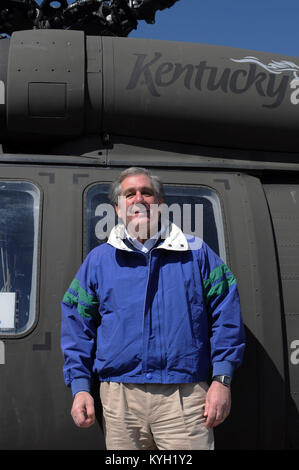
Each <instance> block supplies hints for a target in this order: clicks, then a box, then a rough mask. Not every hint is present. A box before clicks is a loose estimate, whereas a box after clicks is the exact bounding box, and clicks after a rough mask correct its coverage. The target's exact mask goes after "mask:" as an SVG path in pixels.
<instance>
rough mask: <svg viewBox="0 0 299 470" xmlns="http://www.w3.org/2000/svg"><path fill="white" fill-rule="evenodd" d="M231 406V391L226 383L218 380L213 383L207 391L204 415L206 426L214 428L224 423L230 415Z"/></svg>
mask: <svg viewBox="0 0 299 470" xmlns="http://www.w3.org/2000/svg"><path fill="white" fill-rule="evenodd" d="M230 407H231V392H230V389H229V388H228V387H226V386H225V385H223V384H221V383H219V382H216V381H215V380H214V381H213V382H212V383H211V386H210V388H209V390H208V392H207V396H206V404H205V411H204V417H205V418H206V427H207V428H214V427H215V426H218V424H220V423H222V422H223V421H224V420H225V418H226V417H227V416H228V415H229V412H230Z"/></svg>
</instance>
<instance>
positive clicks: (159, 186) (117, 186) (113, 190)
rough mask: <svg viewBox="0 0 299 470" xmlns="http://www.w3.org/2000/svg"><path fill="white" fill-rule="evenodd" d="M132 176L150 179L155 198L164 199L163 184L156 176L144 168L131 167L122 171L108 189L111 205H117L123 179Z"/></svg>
mask: <svg viewBox="0 0 299 470" xmlns="http://www.w3.org/2000/svg"><path fill="white" fill-rule="evenodd" d="M132 175H146V176H148V177H149V178H150V180H151V182H152V186H153V189H154V193H155V195H156V196H157V198H158V199H159V200H160V199H164V188H163V183H162V181H161V180H160V178H159V177H158V176H154V175H152V174H151V173H150V171H149V170H147V169H146V168H140V167H136V166H132V167H130V168H127V170H124V171H122V172H121V173H120V175H119V176H118V177H117V178H116V180H115V181H114V182H113V183H112V184H111V187H110V192H109V197H110V200H111V202H113V204H117V201H118V198H119V196H120V194H121V183H122V182H123V180H124V179H125V178H127V177H128V176H132Z"/></svg>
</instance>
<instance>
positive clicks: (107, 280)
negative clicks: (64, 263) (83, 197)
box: [61, 224, 245, 394]
mask: <svg viewBox="0 0 299 470" xmlns="http://www.w3.org/2000/svg"><path fill="white" fill-rule="evenodd" d="M62 314H63V316H62V339H61V345H62V350H63V354H64V358H65V364H64V377H65V382H66V384H67V385H68V386H71V387H72V391H73V394H74V393H76V392H77V391H79V390H89V387H90V380H91V376H92V374H96V375H97V377H98V379H99V380H100V381H115V382H131V383H185V382H198V381H205V380H207V379H208V377H209V374H210V373H211V372H212V374H213V375H218V374H220V375H221V374H225V375H230V376H232V374H233V371H234V369H235V368H236V367H238V366H239V365H240V364H241V362H242V356H243V350H244V346H245V340H244V328H243V324H242V320H241V312H240V302H239V295H238V290H237V284H236V279H235V277H234V275H233V274H232V273H231V271H230V270H229V268H228V267H227V266H226V265H225V264H224V263H223V261H222V260H221V259H220V258H219V257H218V256H217V255H216V254H215V253H214V252H213V251H212V250H211V249H210V248H209V247H208V246H207V245H206V244H205V243H204V242H203V241H202V240H200V239H198V238H195V237H190V236H186V235H184V234H183V233H182V232H181V230H180V229H179V228H178V227H176V226H175V225H174V224H172V225H171V230H170V233H169V236H168V237H167V238H166V239H165V240H163V241H162V243H160V244H159V245H158V246H157V247H155V248H153V249H152V250H151V252H150V253H149V254H144V253H142V252H139V251H134V250H133V249H132V248H130V246H128V244H126V243H125V242H124V241H123V226H121V225H118V226H116V227H115V228H114V229H113V230H112V232H111V234H110V237H109V240H108V242H107V243H105V244H103V245H100V246H98V247H97V248H95V249H93V250H92V251H91V252H90V253H89V255H88V256H87V257H86V259H85V261H84V262H83V264H82V266H81V267H80V269H79V271H78V273H77V274H76V276H75V279H74V280H73V281H72V283H71V285H70V287H69V289H68V290H67V292H66V294H65V296H64V298H63V301H62Z"/></svg>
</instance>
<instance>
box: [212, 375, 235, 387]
mask: <svg viewBox="0 0 299 470" xmlns="http://www.w3.org/2000/svg"><path fill="white" fill-rule="evenodd" d="M212 380H216V382H220V383H221V384H222V385H225V386H226V387H228V388H230V384H231V381H232V379H231V377H230V376H229V375H214V377H213V378H212Z"/></svg>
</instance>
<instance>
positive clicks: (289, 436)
mask: <svg viewBox="0 0 299 470" xmlns="http://www.w3.org/2000/svg"><path fill="white" fill-rule="evenodd" d="M176 1H177V0H112V1H100V0H78V1H76V2H74V3H72V4H70V5H69V4H68V3H67V2H66V0H59V2H53V1H51V0H44V1H42V3H41V4H40V5H38V4H37V3H36V2H35V1H34V0H3V1H2V2H1V6H0V31H1V33H2V34H1V39H0V138H1V140H0V143H1V147H0V149H1V152H0V214H1V217H0V384H1V387H0V403H1V406H0V422H1V429H3V430H5V432H3V431H1V432H0V449H1V450H23V449H26V450H44V449H47V450H52V449H53V450H76V449H82V450H97V449H105V444H104V436H103V430H102V427H101V405H100V403H97V416H98V423H97V425H96V426H94V427H92V428H90V429H88V430H84V436H82V430H80V429H78V428H76V427H75V426H74V424H73V422H72V419H71V417H70V413H69V410H70V409H71V403H72V396H71V393H70V391H69V390H68V389H67V388H66V387H65V384H64V381H63V376H62V365H63V358H62V354H61V349H60V319H61V317H60V315H61V313H60V302H61V299H62V298H63V294H64V292H65V290H66V289H67V287H68V285H69V283H70V281H71V279H72V278H73V276H74V274H75V272H76V271H77V269H78V267H79V265H80V264H81V263H82V261H83V259H84V258H85V257H86V256H87V254H88V253H89V251H90V250H91V249H93V248H94V247H95V246H97V245H98V244H99V243H102V242H103V241H105V237H106V235H107V226H108V225H109V224H110V222H113V223H114V220H113V217H114V215H113V214H109V217H108V218H107V211H108V209H107V207H108V204H109V198H108V193H109V186H110V184H111V182H112V181H113V180H114V179H115V178H116V176H117V175H118V174H119V173H120V172H121V171H122V170H123V169H125V168H128V167H131V166H138V167H146V168H149V169H150V170H151V171H152V172H153V173H154V174H157V175H158V176H160V177H161V179H162V180H163V182H164V185H165V195H166V197H165V200H166V202H167V204H168V205H170V206H171V205H172V204H174V203H177V204H178V205H179V207H180V208H183V206H184V205H185V204H189V205H191V208H192V211H191V214H190V229H191V230H193V231H194V234H196V235H198V231H201V233H200V236H201V237H202V238H203V239H204V240H205V241H206V242H207V243H208V244H209V246H211V248H212V249H213V250H214V251H215V252H216V253H218V254H219V255H220V256H221V257H222V259H224V260H225V261H226V262H227V264H229V266H230V267H231V269H232V271H233V272H234V274H235V276H236V278H237V280H238V285H239V292H240V299H241V307H242V316H243V321H244V324H245V327H246V336H247V346H246V351H245V357H244V363H243V365H242V366H241V368H240V369H239V370H237V371H236V373H235V376H234V379H233V384H232V397H233V402H232V411H231V414H230V416H229V417H228V418H227V420H226V421H225V422H224V423H223V424H222V425H221V426H219V427H217V428H216V429H215V440H216V449H219V450H227V449H235V450H253V449H254V450H255V449H267V450H271V449H298V448H299V440H298V439H299V438H298V436H299V417H298V407H299V375H298V367H299V328H298V326H299V310H298V305H299V244H298V235H297V234H298V232H299V157H298V144H299V142H298V130H299V129H298V128H299V124H298V109H299V108H298V106H299V58H295V57H288V56H284V55H281V54H278V55H273V53H267V52H259V51H251V50H244V49H239V48H232V47H226V46H214V45H206V44H197V43H183V42H175V41H160V40H147V39H136V38H129V37H128V35H129V34H130V32H131V31H132V30H134V29H136V28H137V27H138V21H140V20H145V21H146V22H148V23H150V24H153V23H154V21H155V14H156V12H157V11H159V10H163V9H166V8H171V7H172V6H173V5H174V4H175V3H176ZM198 204H199V205H201V207H202V217H203V223H202V224H201V225H200V226H199V227H197V225H196V223H195V220H194V219H195V208H196V205H198ZM94 393H95V396H96V391H94Z"/></svg>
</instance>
